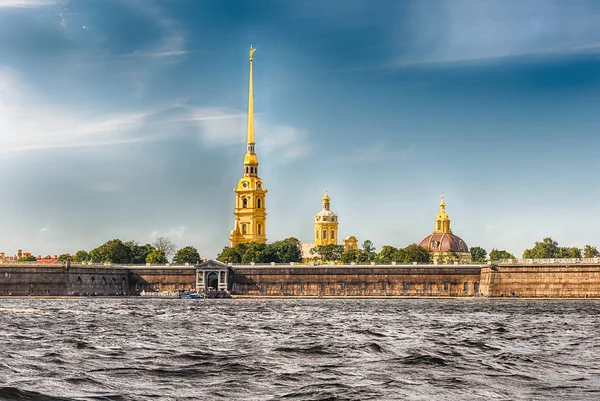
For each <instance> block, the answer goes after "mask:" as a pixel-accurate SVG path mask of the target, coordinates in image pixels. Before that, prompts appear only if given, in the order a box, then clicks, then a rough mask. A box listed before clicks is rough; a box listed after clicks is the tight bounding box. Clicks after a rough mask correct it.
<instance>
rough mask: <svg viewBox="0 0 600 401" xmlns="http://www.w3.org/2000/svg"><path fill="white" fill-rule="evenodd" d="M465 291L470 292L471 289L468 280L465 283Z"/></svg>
mask: <svg viewBox="0 0 600 401" xmlns="http://www.w3.org/2000/svg"><path fill="white" fill-rule="evenodd" d="M463 291H464V292H468V291H469V283H467V282H466V281H465V282H464V284H463Z"/></svg>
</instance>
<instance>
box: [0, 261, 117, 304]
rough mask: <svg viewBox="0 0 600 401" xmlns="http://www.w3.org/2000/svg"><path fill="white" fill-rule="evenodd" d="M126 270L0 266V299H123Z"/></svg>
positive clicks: (59, 266)
mask: <svg viewBox="0 0 600 401" xmlns="http://www.w3.org/2000/svg"><path fill="white" fill-rule="evenodd" d="M125 294H129V270H128V269H126V268H122V267H102V268H98V267H87V266H75V267H67V266H66V265H63V264H56V265H34V264H18V263H16V264H12V265H7V264H0V296H6V295H35V296H40V295H47V296H67V295H106V296H112V295H125Z"/></svg>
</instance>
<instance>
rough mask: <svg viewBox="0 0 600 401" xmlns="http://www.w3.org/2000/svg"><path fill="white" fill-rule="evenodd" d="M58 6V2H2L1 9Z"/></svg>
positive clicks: (9, 0) (42, 0)
mask: <svg viewBox="0 0 600 401" xmlns="http://www.w3.org/2000/svg"><path fill="white" fill-rule="evenodd" d="M54 4H57V1H56V0H0V8H34V7H45V6H52V5H54Z"/></svg>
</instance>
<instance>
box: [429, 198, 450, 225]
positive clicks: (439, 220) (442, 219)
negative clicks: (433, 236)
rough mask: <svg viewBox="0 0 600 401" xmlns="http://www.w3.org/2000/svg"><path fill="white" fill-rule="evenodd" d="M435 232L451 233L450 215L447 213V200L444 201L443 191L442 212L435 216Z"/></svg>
mask: <svg viewBox="0 0 600 401" xmlns="http://www.w3.org/2000/svg"><path fill="white" fill-rule="evenodd" d="M433 232H434V233H451V232H452V230H451V229H450V217H448V214H447V213H446V202H445V201H444V193H443V192H442V200H441V201H440V213H439V214H438V215H437V216H436V218H435V227H434V229H433Z"/></svg>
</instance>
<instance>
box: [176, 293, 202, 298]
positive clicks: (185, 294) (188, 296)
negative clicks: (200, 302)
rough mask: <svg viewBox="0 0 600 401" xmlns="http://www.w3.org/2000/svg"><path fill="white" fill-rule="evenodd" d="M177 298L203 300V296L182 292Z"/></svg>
mask: <svg viewBox="0 0 600 401" xmlns="http://www.w3.org/2000/svg"><path fill="white" fill-rule="evenodd" d="M179 298H184V299H204V294H198V293H195V292H182V293H181V294H179Z"/></svg>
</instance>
